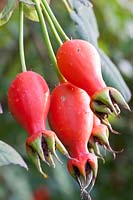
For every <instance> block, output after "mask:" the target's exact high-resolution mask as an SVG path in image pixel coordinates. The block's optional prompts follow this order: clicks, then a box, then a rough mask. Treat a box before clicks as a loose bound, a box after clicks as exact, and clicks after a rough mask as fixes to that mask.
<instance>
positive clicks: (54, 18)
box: [41, 0, 69, 41]
mask: <svg viewBox="0 0 133 200" xmlns="http://www.w3.org/2000/svg"><path fill="white" fill-rule="evenodd" d="M41 1H42V3H43V4H44V6H45V8H46V10H47V12H48V14H49V16H50V17H51V19H52V21H53V23H54V25H55V27H56V29H57V30H58V32H59V33H60V35H61V36H62V38H63V39H64V40H65V41H66V40H69V38H68V36H67V35H66V34H65V32H64V31H63V29H62V28H61V26H60V24H59V22H58V20H57V19H56V17H55V16H54V14H53V12H52V10H51V8H50V7H49V5H48V2H47V1H46V0H41Z"/></svg>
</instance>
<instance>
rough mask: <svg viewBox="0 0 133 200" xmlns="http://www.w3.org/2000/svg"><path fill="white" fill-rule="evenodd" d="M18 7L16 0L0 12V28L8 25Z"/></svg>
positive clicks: (10, 1)
mask: <svg viewBox="0 0 133 200" xmlns="http://www.w3.org/2000/svg"><path fill="white" fill-rule="evenodd" d="M15 6H16V0H8V1H7V3H6V5H5V7H4V8H3V9H2V11H1V12H0V26H2V25H4V24H5V23H7V22H8V21H9V19H10V17H11V16H12V13H13V11H14V8H15Z"/></svg>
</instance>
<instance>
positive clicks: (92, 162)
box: [48, 82, 98, 195]
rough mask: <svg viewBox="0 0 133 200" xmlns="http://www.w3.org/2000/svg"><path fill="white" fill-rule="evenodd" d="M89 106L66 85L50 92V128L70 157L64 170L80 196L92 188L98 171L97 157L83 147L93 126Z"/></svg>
mask: <svg viewBox="0 0 133 200" xmlns="http://www.w3.org/2000/svg"><path fill="white" fill-rule="evenodd" d="M89 104H90V98H89V96H88V94H87V93H86V92H85V91H84V90H82V89H80V88H78V87H76V86H74V85H72V84H70V83H68V82H66V83H63V84H61V85H59V86H57V87H56V88H55V89H54V90H53V92H52V95H51V104H50V110H49V115H48V119H49V124H50V127H51V129H52V130H53V131H55V133H56V134H57V136H58V138H59V139H60V140H61V142H62V143H63V144H64V146H65V147H66V149H67V150H68V152H69V154H70V156H71V158H70V159H69V161H68V171H69V173H70V174H71V175H72V176H73V177H74V178H75V179H76V180H77V182H78V183H79V185H80V187H81V195H82V194H85V193H86V191H85V189H86V188H87V187H88V186H90V190H91V188H92V187H93V185H94V182H95V178H96V176H97V168H98V164H97V157H96V156H95V155H94V154H93V153H89V152H88V148H87V143H88V140H89V138H90V135H91V131H92V126H93V113H92V111H91V109H90V106H89Z"/></svg>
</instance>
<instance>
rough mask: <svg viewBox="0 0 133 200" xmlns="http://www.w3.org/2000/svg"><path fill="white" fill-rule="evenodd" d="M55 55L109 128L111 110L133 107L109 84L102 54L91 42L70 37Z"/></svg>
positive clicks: (116, 111)
mask: <svg viewBox="0 0 133 200" xmlns="http://www.w3.org/2000/svg"><path fill="white" fill-rule="evenodd" d="M56 57H57V63H58V66H59V69H60V71H61V73H62V74H63V76H64V77H65V78H66V79H67V80H68V81H69V82H71V83H72V84H74V85H76V86H77V87H80V88H82V89H84V90H85V91H86V92H87V93H88V94H89V96H90V97H91V108H92V110H93V112H94V113H95V114H96V115H97V116H98V117H99V118H100V119H101V121H102V122H103V123H105V124H106V125H108V126H109V127H110V124H109V123H108V120H107V117H108V115H109V114H111V113H114V114H115V115H119V114H120V108H119V106H121V107H123V108H125V109H128V110H130V108H129V106H128V104H127V103H126V101H125V100H124V98H123V97H122V95H121V94H120V92H118V91H117V90H116V89H114V88H112V87H107V86H106V84H105V82H104V80H103V78H102V74H101V62H100V57H99V54H98V52H97V50H96V49H95V47H94V46H93V45H91V44H90V43H89V42H87V41H83V40H78V39H75V40H68V41H66V42H64V43H63V45H61V47H60V48H59V49H58V51H57V55H56ZM110 129H111V127H110Z"/></svg>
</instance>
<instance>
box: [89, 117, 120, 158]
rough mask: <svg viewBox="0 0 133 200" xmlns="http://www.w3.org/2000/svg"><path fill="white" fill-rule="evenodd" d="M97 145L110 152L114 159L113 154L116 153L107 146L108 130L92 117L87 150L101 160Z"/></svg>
mask: <svg viewBox="0 0 133 200" xmlns="http://www.w3.org/2000/svg"><path fill="white" fill-rule="evenodd" d="M98 144H99V145H101V146H103V147H104V148H105V149H106V150H108V151H110V152H112V153H113V156H114V158H115V154H116V153H118V152H116V151H114V150H113V149H112V148H111V146H110V144H109V130H108V128H107V126H105V125H104V124H101V122H100V120H99V119H98V118H97V117H96V116H95V115H94V117H93V129H92V133H91V137H90V139H89V143H88V148H89V149H93V150H94V152H95V154H96V155H97V156H99V157H100V158H102V159H103V156H102V155H101V153H100V150H99V147H98Z"/></svg>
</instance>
